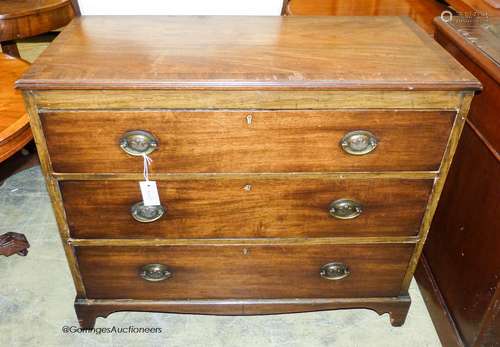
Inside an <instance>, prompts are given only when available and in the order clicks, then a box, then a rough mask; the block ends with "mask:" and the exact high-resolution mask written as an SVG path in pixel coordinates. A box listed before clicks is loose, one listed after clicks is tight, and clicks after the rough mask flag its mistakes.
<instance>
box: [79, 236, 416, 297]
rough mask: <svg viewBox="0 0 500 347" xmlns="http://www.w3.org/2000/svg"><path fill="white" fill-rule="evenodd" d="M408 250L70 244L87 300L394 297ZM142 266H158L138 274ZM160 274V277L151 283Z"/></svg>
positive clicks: (397, 246) (392, 247)
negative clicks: (72, 246) (77, 245)
mask: <svg viewBox="0 0 500 347" xmlns="http://www.w3.org/2000/svg"><path fill="white" fill-rule="evenodd" d="M413 248H414V245H413V244H363V245H333V244H319V245H292V244H271V245H189V246H186V245H183V246H158V247H128V246H127V247H107V246H106V247H105V246H92V247H90V246H89V247H78V248H77V249H76V253H77V257H78V262H79V268H80V271H81V273H82V276H83V281H84V284H85V289H86V292H87V297H88V298H92V299H104V298H109V299H230V298H233V299H274V298H322V297H323V298H336V297H379V296H397V295H399V290H400V286H401V283H402V280H403V276H404V274H405V271H406V269H407V266H408V262H409V259H410V256H411V253H412V251H413ZM331 263H333V264H332V265H330V266H329V267H323V266H324V265H326V264H331ZM148 264H162V265H164V266H165V268H161V267H160V268H158V267H156V268H155V267H150V268H148V269H144V268H143V267H144V266H145V265H148ZM342 264H344V265H345V266H346V267H347V269H345V268H343V267H342ZM322 267H323V268H322ZM322 269H323V276H322V275H321V274H320V272H321V270H322ZM145 270H149V271H145ZM169 275H170V276H169ZM142 276H145V277H147V278H148V280H146V279H144V278H143V277H142ZM162 276H165V277H168V278H166V279H163V280H159V279H161V277H162ZM326 276H328V277H334V278H336V277H337V278H340V277H343V278H340V279H336V280H334V279H327V278H325V277H326ZM153 280H155V281H153Z"/></svg>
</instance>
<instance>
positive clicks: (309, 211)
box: [60, 176, 433, 239]
mask: <svg viewBox="0 0 500 347" xmlns="http://www.w3.org/2000/svg"><path fill="white" fill-rule="evenodd" d="M432 183H433V181H432V180H410V179H407V180H403V179H334V178H297V177H293V176H290V178H286V179H282V178H280V179H277V178H254V177H252V178H211V179H198V180H184V179H182V180H181V179H172V180H161V181H157V185H158V190H159V195H160V199H161V202H162V206H163V208H164V210H165V211H164V213H163V215H162V216H161V217H160V218H159V219H157V220H155V221H152V222H139V221H138V220H136V219H134V218H133V216H132V210H131V208H132V206H133V205H134V204H136V203H138V202H140V201H142V198H141V193H140V190H139V184H138V182H137V181H121V180H108V181H61V182H60V187H61V192H62V195H63V200H64V206H65V209H66V216H67V220H68V223H69V227H70V232H71V236H72V237H74V238H145V239H147V238H255V237H258V238H261V237H262V238H264V237H266V238H267V237H367V236H413V235H416V234H417V233H418V230H419V227H420V224H421V219H422V216H423V214H424V211H425V207H426V204H427V201H428V197H429V193H430V190H431V188H432ZM138 216H139V217H141V216H142V217H145V218H146V219H149V220H150V219H154V218H156V217H158V215H156V214H155V213H148V211H141V210H140V209H135V217H136V218H137V217H138Z"/></svg>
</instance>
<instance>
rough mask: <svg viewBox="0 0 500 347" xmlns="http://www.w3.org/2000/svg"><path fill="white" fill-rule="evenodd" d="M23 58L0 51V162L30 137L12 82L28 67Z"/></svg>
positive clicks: (20, 147) (22, 105)
mask: <svg viewBox="0 0 500 347" xmlns="http://www.w3.org/2000/svg"><path fill="white" fill-rule="evenodd" d="M28 66H29V64H28V63H27V62H25V61H23V60H20V59H16V58H13V57H10V56H8V55H6V54H2V53H0V85H1V86H2V88H0V162H2V161H4V160H5V159H7V158H8V157H10V156H11V155H13V154H14V153H16V152H17V151H19V150H20V149H22V148H23V147H24V146H25V145H26V144H27V143H28V142H29V141H30V140H31V139H32V135H31V130H30V126H29V123H28V116H27V114H26V111H25V110H24V103H23V98H22V96H21V92H20V91H19V90H17V89H15V88H14V83H15V82H16V80H17V79H19V77H21V75H22V74H23V73H24V71H25V70H26V69H27V68H28Z"/></svg>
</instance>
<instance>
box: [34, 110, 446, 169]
mask: <svg viewBox="0 0 500 347" xmlns="http://www.w3.org/2000/svg"><path fill="white" fill-rule="evenodd" d="M454 114H455V113H454V112H442V111H430V112H425V111H376V110H362V111H342V110H339V111H313V110H303V111H268V112H261V111H219V112H204V111H145V112H121V111H113V112H109V111H81V112H50V111H47V112H43V113H42V114H41V121H42V124H43V128H44V133H45V136H46V140H47V146H48V149H49V153H50V156H51V161H52V166H53V169H54V171H56V172H95V173H109V172H115V173H126V172H129V173H130V172H142V169H143V162H142V158H141V157H132V156H130V155H128V154H126V153H125V152H124V151H123V150H122V149H121V148H120V147H119V145H118V143H119V140H120V138H121V137H122V136H123V135H124V134H125V133H126V132H127V131H131V130H145V131H149V132H150V133H152V134H153V135H154V136H156V137H157V139H158V141H159V147H158V148H157V149H156V150H155V151H154V152H153V153H151V155H150V157H151V158H152V159H153V164H152V166H151V172H152V173H156V172H162V173H180V172H184V173H186V172H219V173H222V172H226V173H227V172H324V171H327V172H333V171H346V172H347V171H353V172H366V171H377V170H380V171H383V170H385V171H392V170H394V171H396V170H397V171H412V170H437V169H438V168H439V164H440V162H441V158H442V156H443V152H444V149H445V147H446V143H447V140H448V137H449V133H450V129H451V126H452V123H453V119H454ZM248 115H251V116H252V123H251V124H247V116H248ZM109 124H113V126H112V127H110V126H108V125H109ZM355 130H367V131H370V132H372V133H373V134H374V135H375V137H376V138H377V139H378V141H379V144H378V146H377V148H376V149H375V150H374V151H373V152H372V153H369V154H366V155H362V156H355V155H350V154H347V153H345V152H344V151H343V150H342V148H341V147H340V145H339V143H340V141H341V139H342V137H343V136H344V135H345V134H347V133H348V132H351V131H355Z"/></svg>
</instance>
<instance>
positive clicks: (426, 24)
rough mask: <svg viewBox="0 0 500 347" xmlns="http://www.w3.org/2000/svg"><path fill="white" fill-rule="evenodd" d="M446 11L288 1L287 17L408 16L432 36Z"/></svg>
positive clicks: (426, 4)
mask: <svg viewBox="0 0 500 347" xmlns="http://www.w3.org/2000/svg"><path fill="white" fill-rule="evenodd" d="M455 1H457V0H455ZM458 1H461V0H458ZM476 1H482V0H476ZM446 9H447V6H446V5H445V4H444V3H442V2H439V1H436V0H384V1H380V0H329V1H325V0H289V2H288V6H287V11H286V13H287V14H288V15H293V16H318V15H319V16H409V17H410V18H411V19H412V20H414V21H415V22H416V23H417V24H418V25H419V26H420V27H422V28H423V29H424V30H425V31H427V32H428V33H433V32H434V26H433V25H432V20H433V19H434V17H436V16H439V15H440V14H441V12H442V11H444V10H446Z"/></svg>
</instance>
